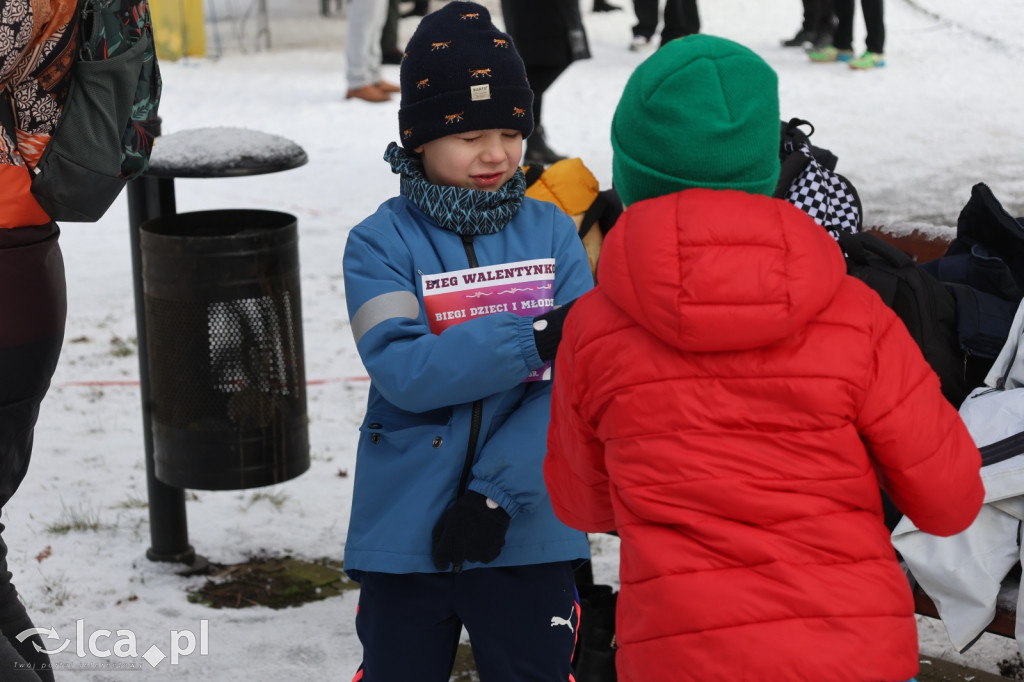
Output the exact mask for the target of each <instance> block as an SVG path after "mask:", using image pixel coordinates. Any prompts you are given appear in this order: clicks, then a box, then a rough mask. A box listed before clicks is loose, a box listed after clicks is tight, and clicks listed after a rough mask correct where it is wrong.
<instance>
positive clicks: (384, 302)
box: [352, 291, 420, 345]
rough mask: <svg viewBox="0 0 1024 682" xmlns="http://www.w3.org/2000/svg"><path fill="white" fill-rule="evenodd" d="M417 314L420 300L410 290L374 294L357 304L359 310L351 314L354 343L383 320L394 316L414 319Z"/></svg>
mask: <svg viewBox="0 0 1024 682" xmlns="http://www.w3.org/2000/svg"><path fill="white" fill-rule="evenodd" d="M419 316H420V302H419V299H417V298H416V295H415V294H413V293H411V292H408V291H392V292H389V293H387V294H381V295H380V296H374V297H373V298H371V299H370V300H369V301H367V302H366V303H364V304H363V305H361V306H359V310H357V311H356V314H355V315H353V316H352V336H354V337H355V339H356V345H358V344H359V340H360V339H361V338H363V334H365V333H366V332H368V331H370V330H371V329H373V328H374V327H375V326H377V325H378V324H380V323H381V322H384V321H385V320H390V319H393V318H396V317H405V318H408V319H410V320H415V319H416V318H418V317H419Z"/></svg>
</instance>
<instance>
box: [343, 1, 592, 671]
mask: <svg viewBox="0 0 1024 682" xmlns="http://www.w3.org/2000/svg"><path fill="white" fill-rule="evenodd" d="M405 52H406V57H405V59H404V60H403V62H402V69H401V75H400V80H401V91H402V103H401V108H400V109H399V112H398V123H399V125H398V132H399V137H400V139H401V142H402V146H399V145H397V144H396V143H394V142H392V143H391V145H390V146H389V147H388V149H387V151H386V152H385V159H386V160H387V161H388V162H389V163H390V165H391V168H392V170H393V171H394V172H395V173H396V174H398V175H399V176H400V187H401V193H400V195H399V196H396V197H394V198H391V199H389V200H387V201H385V202H384V203H383V204H381V206H380V207H379V208H378V209H377V211H376V212H375V213H374V214H373V215H371V216H369V217H367V218H366V219H365V220H363V221H362V222H361V223H360V224H359V225H356V226H355V227H354V228H353V229H352V231H351V232H350V233H349V236H348V241H347V243H346V246H345V255H344V261H343V267H344V276H345V297H346V302H347V305H348V312H349V316H350V320H351V325H352V332H353V335H354V336H355V340H356V347H357V349H358V351H359V356H360V358H361V359H362V361H363V364H364V365H365V367H366V370H367V373H368V374H369V376H370V389H369V397H368V400H367V408H366V416H365V419H364V421H363V424H362V425H361V427H360V429H359V444H358V449H357V455H356V467H355V482H354V490H353V495H352V512H351V519H350V522H349V528H348V537H347V539H346V543H345V559H344V561H345V570H346V571H347V572H348V574H349V575H350V576H351V577H353V578H354V579H355V580H357V581H358V582H359V584H360V594H359V610H358V613H357V615H356V630H357V632H358V634H359V640H360V642H361V644H362V646H363V665H362V668H361V670H360V671H359V673H358V675H357V677H356V679H359V680H364V682H397V681H406V680H416V681H417V682H447V680H448V678H449V676H450V674H451V670H452V664H453V662H454V660H455V654H456V651H457V648H458V644H459V640H460V636H461V634H462V630H463V627H465V629H466V631H467V632H468V633H469V636H470V643H471V645H472V648H473V655H474V659H475V661H476V665H477V670H478V671H479V673H480V677H481V679H482V680H486V681H487V682H502V681H506V682H521V681H523V680H538V681H542V680H543V681H550V682H556V681H557V682H565V680H568V679H571V676H572V668H571V657H572V652H573V648H574V643H575V638H576V634H575V633H576V628H577V627H578V625H579V605H578V603H577V599H576V594H575V581H574V573H573V569H574V567H575V566H576V565H577V564H578V563H581V562H582V561H584V560H586V559H587V558H589V548H588V544H587V538H586V535H585V534H584V533H581V532H580V531H577V530H574V529H571V528H569V527H568V526H566V525H565V524H563V523H562V522H560V521H559V520H558V519H557V518H555V515H554V512H553V511H552V509H551V502H550V500H549V499H548V496H547V491H546V490H545V488H544V481H543V478H542V475H541V466H542V461H543V458H544V452H545V442H546V440H545V439H546V436H547V425H548V419H549V414H550V413H549V409H550V397H551V381H550V362H551V360H552V359H553V358H554V354H555V350H556V348H557V346H558V339H559V336H560V330H561V326H562V320H563V319H564V318H565V316H566V312H567V311H568V309H569V308H568V304H569V303H570V302H571V301H573V300H574V299H576V298H577V297H578V296H580V295H581V294H583V293H584V292H586V291H587V290H589V289H590V288H591V286H592V285H593V278H592V276H591V273H590V265H589V261H588V260H587V254H586V251H585V250H584V248H583V245H582V243H581V242H580V240H579V238H578V237H577V235H576V227H575V224H574V223H573V222H572V220H571V219H570V218H569V217H568V216H567V215H566V214H564V213H562V212H561V211H560V210H559V209H558V208H557V207H556V206H555V205H554V204H551V203H548V202H542V201H538V200H535V199H530V198H528V197H525V190H526V181H525V178H524V176H523V172H522V171H521V170H520V169H519V161H520V158H521V156H522V151H523V138H524V137H526V136H527V135H529V134H530V132H531V130H533V125H534V121H533V114H532V111H533V109H532V103H533V93H532V92H531V91H530V86H529V84H528V83H527V79H526V72H525V68H524V66H523V62H522V60H521V59H520V58H519V55H518V53H517V52H516V49H515V46H514V45H513V44H512V41H511V39H510V38H509V36H508V35H507V34H505V33H502V32H501V31H499V30H498V29H497V28H495V26H494V25H493V24H492V23H491V18H490V15H489V13H488V11H487V9H486V8H485V7H483V6H482V5H478V4H476V3H472V2H450V3H447V4H446V5H445V6H444V7H443V8H441V9H439V10H437V11H436V12H433V13H431V14H428V15H427V16H426V17H424V18H423V19H422V21H420V23H419V25H418V27H417V29H416V32H415V33H414V34H413V36H412V38H411V39H410V40H409V42H408V44H407V46H406V49H405Z"/></svg>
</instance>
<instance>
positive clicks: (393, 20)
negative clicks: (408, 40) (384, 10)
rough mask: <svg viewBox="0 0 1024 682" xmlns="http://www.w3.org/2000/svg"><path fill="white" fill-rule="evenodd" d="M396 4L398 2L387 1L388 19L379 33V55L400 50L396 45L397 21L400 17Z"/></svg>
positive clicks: (400, 47) (396, 0)
mask: <svg viewBox="0 0 1024 682" xmlns="http://www.w3.org/2000/svg"><path fill="white" fill-rule="evenodd" d="M398 3H399V0H388V18H387V20H386V21H385V22H384V29H383V30H382V31H381V33H380V51H381V54H387V53H388V52H389V51H391V50H398V51H401V50H402V46H400V45H399V44H398V20H399V19H400V18H401V15H402V13H401V10H400V9H399V7H398Z"/></svg>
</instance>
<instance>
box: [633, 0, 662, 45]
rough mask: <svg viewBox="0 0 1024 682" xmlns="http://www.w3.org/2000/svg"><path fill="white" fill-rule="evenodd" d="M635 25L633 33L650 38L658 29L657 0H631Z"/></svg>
mask: <svg viewBox="0 0 1024 682" xmlns="http://www.w3.org/2000/svg"><path fill="white" fill-rule="evenodd" d="M633 13H634V14H636V25H635V26H633V35H634V36H640V37H643V38H647V40H650V39H651V38H652V37H653V36H654V32H655V31H656V30H657V29H658V0H633Z"/></svg>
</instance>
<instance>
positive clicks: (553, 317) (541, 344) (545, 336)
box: [533, 299, 576, 362]
mask: <svg viewBox="0 0 1024 682" xmlns="http://www.w3.org/2000/svg"><path fill="white" fill-rule="evenodd" d="M575 302H576V299H573V300H571V301H569V302H568V303H566V304H565V305H563V306H560V307H558V308H555V309H554V310H549V311H548V312H546V313H544V314H543V315H538V316H537V317H535V318H533V342H534V343H535V344H537V354H538V355H540V359H541V360H543V361H544V362H547V361H548V360H554V359H555V353H556V352H557V351H558V342H559V341H561V340H562V324H563V323H564V322H565V316H566V315H567V314H568V313H569V308H571V307H572V304H573V303H575Z"/></svg>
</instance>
